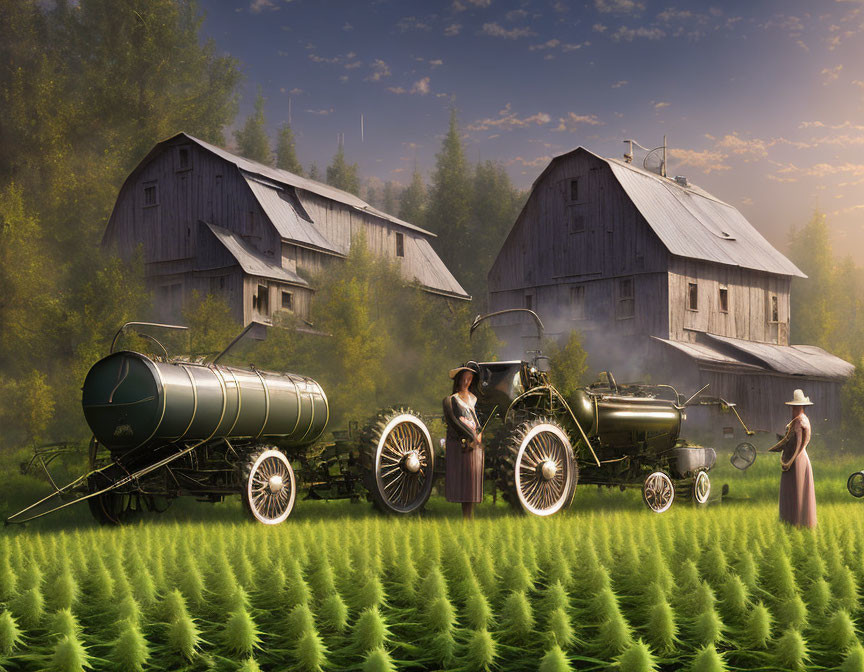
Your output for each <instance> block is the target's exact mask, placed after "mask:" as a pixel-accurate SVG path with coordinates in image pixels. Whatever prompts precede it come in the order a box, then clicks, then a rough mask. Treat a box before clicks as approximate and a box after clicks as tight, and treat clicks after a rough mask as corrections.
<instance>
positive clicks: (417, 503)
mask: <svg viewBox="0 0 864 672" xmlns="http://www.w3.org/2000/svg"><path fill="white" fill-rule="evenodd" d="M361 450H362V452H363V458H364V459H363V462H364V480H365V484H366V488H367V489H368V490H369V495H370V497H371V499H372V501H373V502H374V504H375V506H376V507H377V508H378V509H380V510H381V511H384V512H385V513H401V514H406V513H414V512H415V511H418V510H420V509H421V508H423V505H424V504H426V502H427V501H428V500H429V495H430V494H432V483H433V479H434V473H435V452H434V450H433V448H432V437H431V436H430V435H429V429H428V428H427V427H426V423H425V422H423V419H422V418H421V417H420V414H419V413H416V412H415V411H412V410H411V409H410V408H390V409H387V410H384V411H381V412H379V413H378V415H377V416H376V417H375V418H374V419H373V420H372V421H371V422H370V423H369V424H368V425H367V426H366V428H365V429H364V430H363V442H362V448H361Z"/></svg>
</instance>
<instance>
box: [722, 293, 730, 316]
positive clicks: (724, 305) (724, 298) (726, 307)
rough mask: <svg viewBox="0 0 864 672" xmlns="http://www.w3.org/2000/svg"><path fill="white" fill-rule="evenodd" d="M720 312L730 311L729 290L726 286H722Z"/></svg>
mask: <svg viewBox="0 0 864 672" xmlns="http://www.w3.org/2000/svg"><path fill="white" fill-rule="evenodd" d="M720 312H721V313H728V312H729V290H728V289H727V288H726V287H721V288H720Z"/></svg>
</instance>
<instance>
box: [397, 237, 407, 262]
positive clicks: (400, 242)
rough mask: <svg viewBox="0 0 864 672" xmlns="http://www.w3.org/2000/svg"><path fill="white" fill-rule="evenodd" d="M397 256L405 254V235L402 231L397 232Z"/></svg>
mask: <svg viewBox="0 0 864 672" xmlns="http://www.w3.org/2000/svg"><path fill="white" fill-rule="evenodd" d="M396 256H397V257H404V256H405V235H404V234H401V233H397V234H396Z"/></svg>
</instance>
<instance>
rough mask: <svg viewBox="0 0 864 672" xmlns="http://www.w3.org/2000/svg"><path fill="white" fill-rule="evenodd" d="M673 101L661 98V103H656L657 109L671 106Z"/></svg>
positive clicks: (655, 107)
mask: <svg viewBox="0 0 864 672" xmlns="http://www.w3.org/2000/svg"><path fill="white" fill-rule="evenodd" d="M671 104H672V103H667V102H666V101H665V100H661V101H660V102H659V103H654V109H655V110H662V109H664V108H666V107H669V106H670V105H671Z"/></svg>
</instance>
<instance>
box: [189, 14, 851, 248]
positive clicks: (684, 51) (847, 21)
mask: <svg viewBox="0 0 864 672" xmlns="http://www.w3.org/2000/svg"><path fill="white" fill-rule="evenodd" d="M201 8H202V10H203V12H204V14H205V18H204V22H203V26H202V31H203V34H204V36H205V37H207V38H212V40H213V41H214V42H215V45H216V48H217V50H218V51H220V52H225V53H229V54H231V55H232V56H234V57H235V58H237V59H238V60H239V61H240V64H241V69H242V71H243V73H244V75H245V80H244V83H243V89H242V100H241V105H240V114H239V115H238V121H237V124H240V123H242V121H243V119H244V118H245V116H246V115H247V114H248V113H249V112H250V111H251V108H252V104H253V102H254V98H255V95H256V93H257V91H258V90H259V88H260V90H261V91H262V92H263V95H264V96H265V98H266V106H265V111H266V115H267V121H268V126H269V129H270V130H271V132H272V133H273V134H274V136H275V130H276V127H277V126H278V125H279V124H280V123H282V122H284V121H287V120H289V112H290V122H291V125H292V128H293V129H294V132H295V134H296V137H297V150H298V155H299V158H300V160H301V162H302V163H303V164H304V165H306V166H308V165H309V164H311V163H312V162H315V163H316V164H317V165H318V167H319V168H320V169H323V168H324V167H325V166H326V165H327V164H328V163H329V161H330V159H331V158H332V156H333V154H334V153H335V151H336V148H337V138H338V137H339V134H340V133H341V134H344V146H345V153H346V156H347V158H348V159H349V160H350V161H357V162H358V164H359V166H360V172H361V177H363V178H377V179H379V180H381V181H386V180H393V181H394V182H398V183H401V184H407V183H408V182H409V181H410V177H411V171H412V170H413V167H414V165H417V167H418V168H419V169H420V171H421V172H422V173H423V174H424V176H425V178H426V179H427V180H428V179H429V177H430V174H431V171H432V169H433V167H434V165H435V154H436V153H437V152H438V151H439V149H440V144H441V139H442V137H443V134H444V133H445V132H446V130H447V123H448V118H449V114H450V110H451V108H453V109H455V110H456V112H457V115H458V120H459V124H460V128H461V130H462V132H463V134H464V143H465V149H466V155H467V158H468V159H469V160H470V161H472V162H473V161H477V160H494V161H498V162H500V163H501V164H503V165H504V166H506V167H507V169H508V171H509V172H510V175H511V177H512V179H513V181H514V182H515V183H516V184H517V186H519V187H521V188H525V189H528V188H530V186H531V183H532V182H533V180H534V179H535V178H536V177H537V176H538V175H539V174H540V173H541V172H542V170H543V169H544V168H545V166H546V165H547V164H548V163H549V161H550V160H551V158H552V157H554V156H557V155H559V154H562V153H565V152H567V151H569V150H571V149H574V148H576V147H578V146H584V147H586V148H587V149H589V150H591V151H593V152H595V153H597V154H600V155H602V156H612V157H616V156H617V157H620V156H621V155H622V154H623V153H624V152H625V151H626V148H627V146H626V145H625V144H624V142H623V140H625V139H634V140H636V141H637V142H638V143H640V144H641V145H643V146H645V147H647V148H653V147H657V146H659V145H662V143H663V136H664V135H666V136H667V146H668V163H667V173H668V174H669V175H684V176H686V177H687V178H688V179H689V180H690V181H691V182H693V183H695V184H698V185H699V186H701V187H702V188H704V189H706V190H707V191H709V192H711V193H712V194H713V195H715V196H716V197H717V198H719V199H721V200H724V201H726V202H728V203H730V204H732V205H734V206H735V207H737V208H738V209H740V210H741V212H743V213H744V215H745V216H746V217H747V218H748V220H749V221H750V222H751V223H752V224H753V225H754V226H756V228H757V229H759V230H760V231H761V232H762V234H763V235H765V237H766V238H768V239H769V240H770V241H771V242H772V243H774V244H775V245H776V246H777V247H779V248H780V249H781V250H783V249H785V246H786V241H787V238H788V232H789V230H790V228H794V227H800V226H802V225H804V224H805V223H806V222H807V220H808V219H809V218H810V217H811V216H812V213H813V211H814V210H817V209H818V210H819V211H821V212H823V213H825V214H826V215H827V217H828V221H829V224H830V226H831V231H832V237H833V242H834V245H835V248H836V249H837V251H838V252H840V253H841V254H847V253H848V254H852V255H853V256H854V257H855V258H856V260H857V261H858V262H859V263H864V0H819V1H810V2H804V1H802V0H777V1H765V2H759V1H755V0H750V1H747V2H737V1H734V0H730V1H723V2H720V1H717V2H680V1H679V2H676V3H673V2H655V1H652V0H585V1H583V2H565V1H564V0H537V1H527V0H514V1H507V0H447V1H440V2H438V1H432V0H426V1H417V0H377V1H372V2H360V1H346V2H336V1H330V0H201ZM361 116H362V121H363V124H362V133H361ZM637 160H638V158H637Z"/></svg>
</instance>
